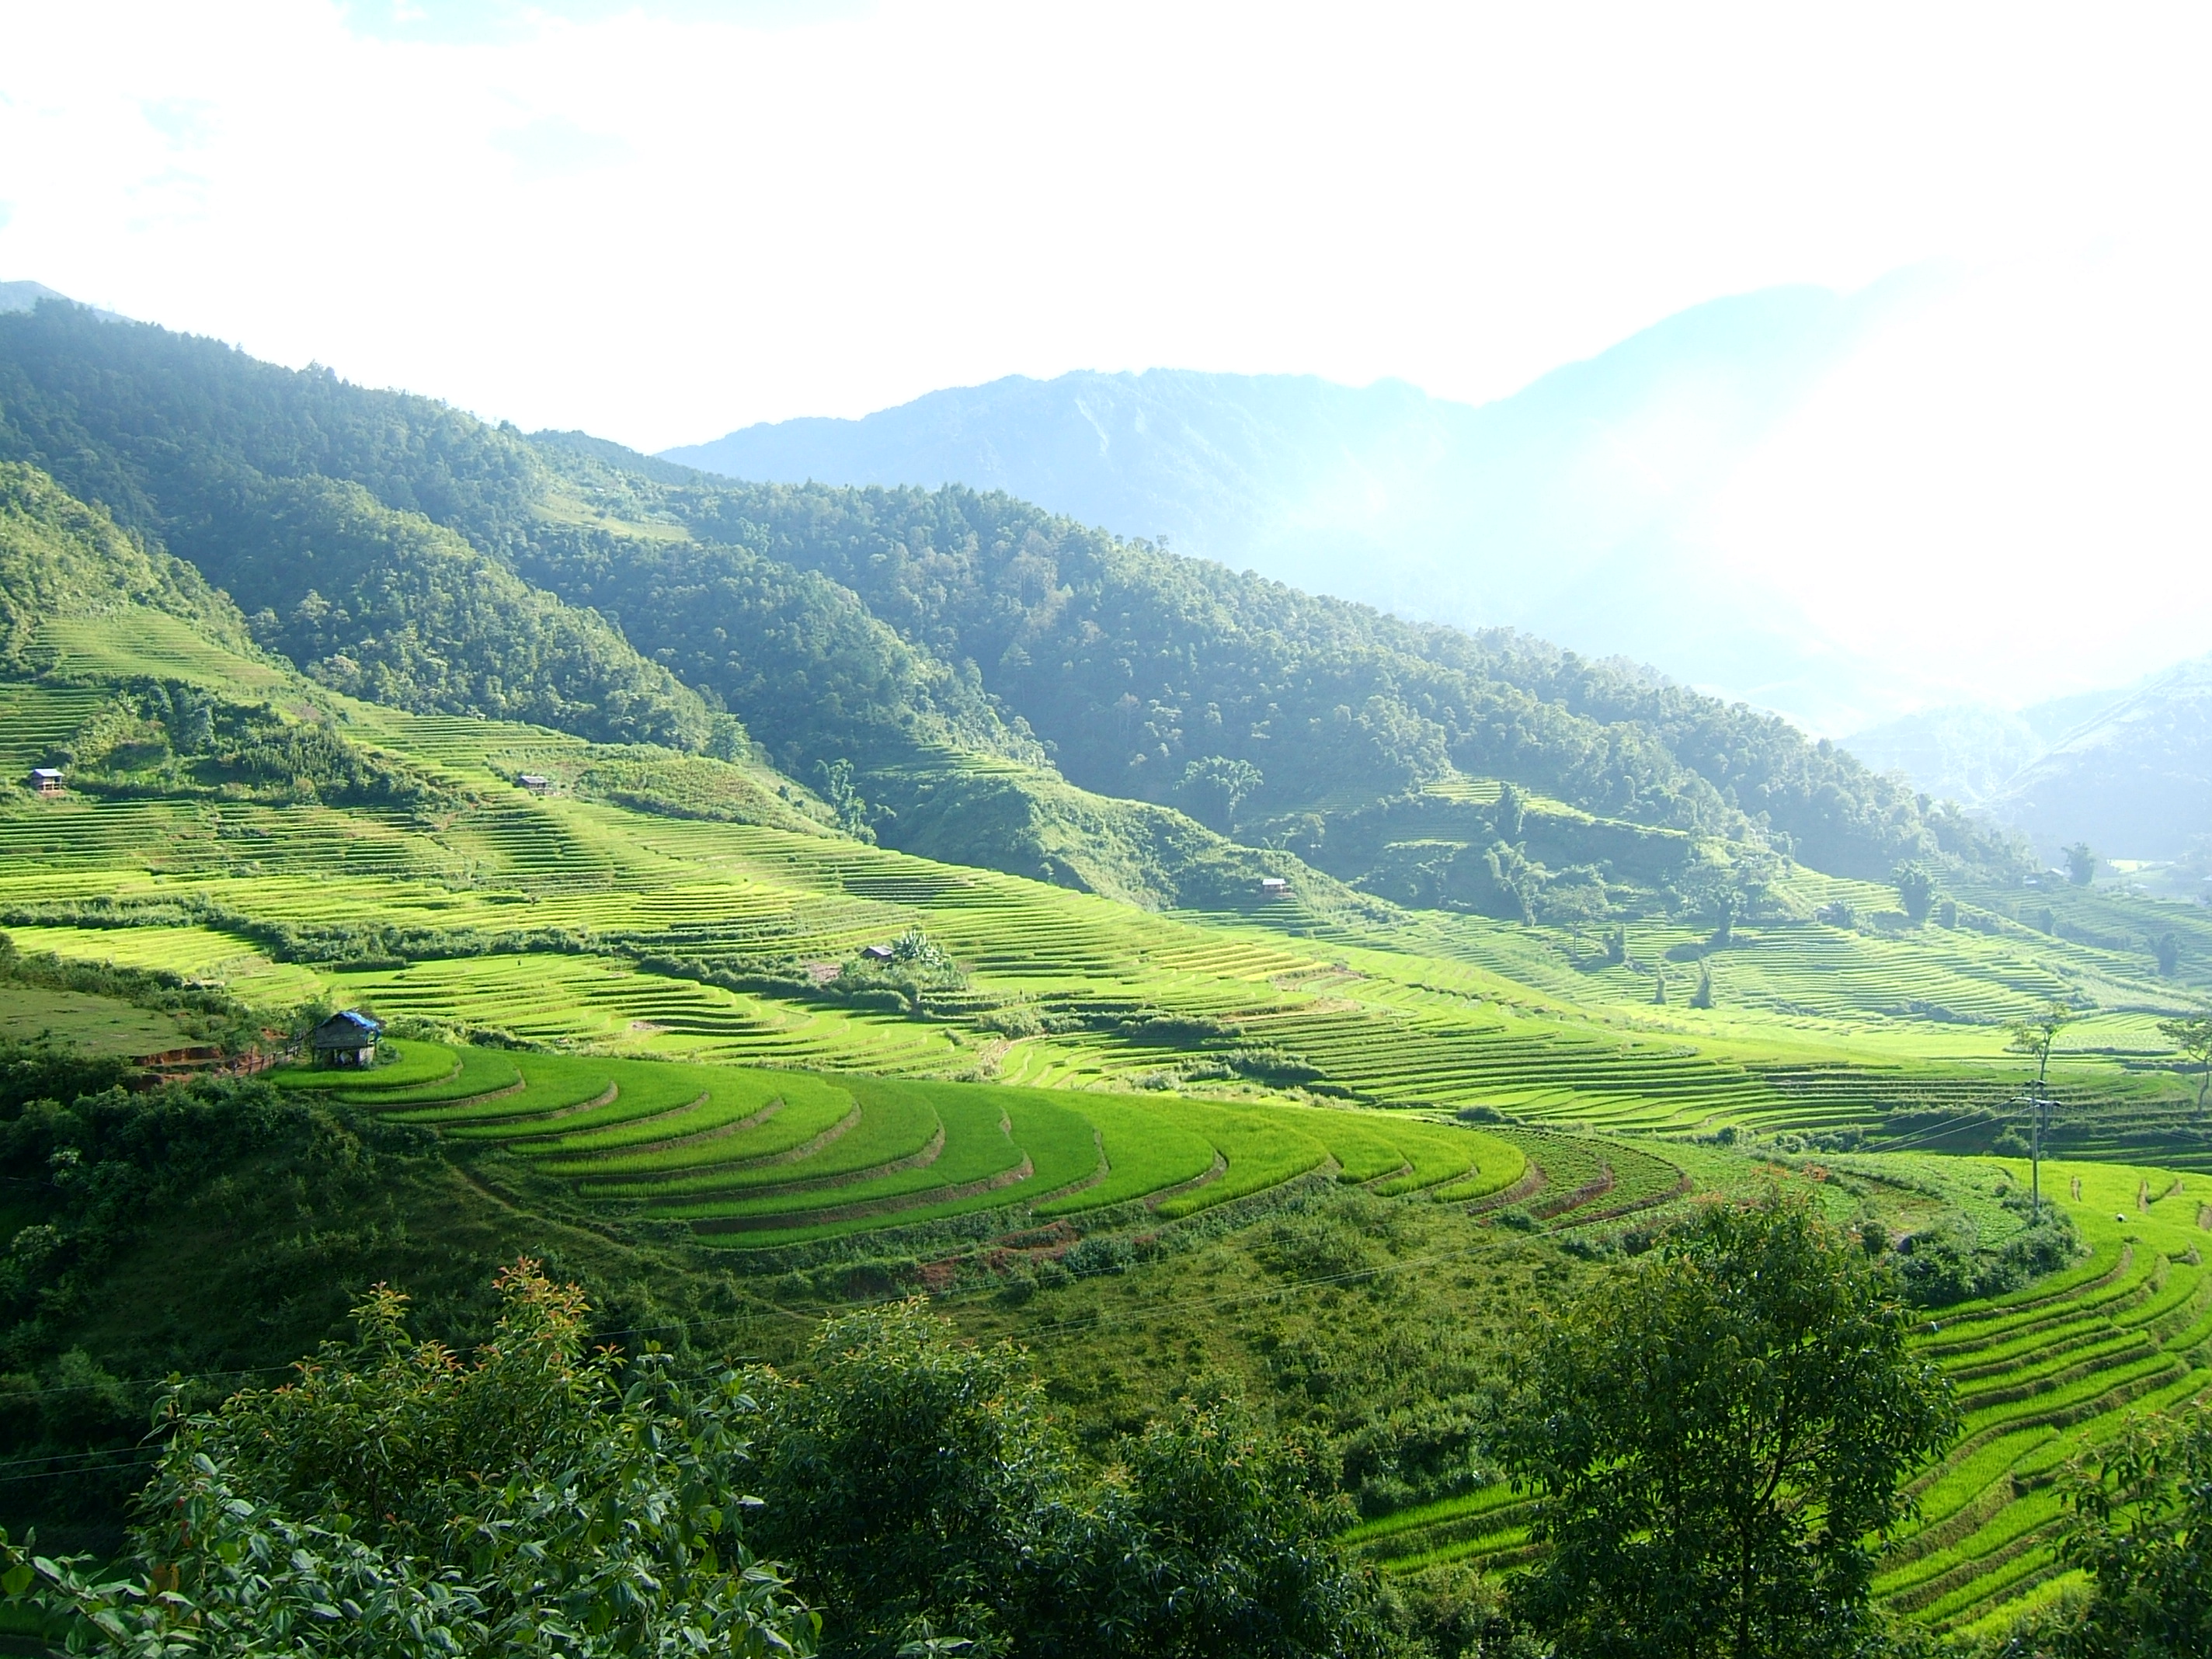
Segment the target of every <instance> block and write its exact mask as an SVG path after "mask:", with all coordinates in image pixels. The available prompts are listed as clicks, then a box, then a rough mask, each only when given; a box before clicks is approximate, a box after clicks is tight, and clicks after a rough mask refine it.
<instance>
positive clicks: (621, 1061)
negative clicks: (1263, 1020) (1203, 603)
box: [275, 1038, 1672, 1244]
mask: <svg viewBox="0 0 2212 1659" xmlns="http://www.w3.org/2000/svg"><path fill="white" fill-rule="evenodd" d="M384 1049H385V1054H384V1059H383V1060H382V1062H381V1063H380V1065H378V1066H375V1067H374V1068H372V1069H370V1070H368V1071H362V1072H354V1071H343V1070H315V1069H310V1068H307V1067H295V1068H292V1069H289V1070H285V1071H280V1072H278V1073H275V1079H276V1082H277V1084H278V1085H279V1086H282V1087H285V1088H290V1089H297V1090H305V1091H315V1092H318V1093H320V1094H323V1095H325V1096H328V1097H332V1098H337V1099H341V1100H344V1101H346V1102H348V1103H351V1104H354V1105H357V1106H359V1107H361V1108H362V1109H365V1110H368V1111H373V1112H376V1113H380V1114H384V1115H390V1116H392V1117H393V1118H395V1119H397V1120H398V1121H403V1122H411V1123H426V1124H432V1125H435V1126H436V1127H438V1128H439V1129H440V1130H441V1133H446V1134H448V1135H451V1136H453V1137H455V1138H456V1139H460V1140H463V1141H466V1142H472V1143H481V1144H487V1145H489V1146H497V1147H499V1148H500V1149H501V1150H502V1151H504V1152H507V1153H508V1154H509V1155H511V1156H513V1158H518V1159H520V1160H523V1161H524V1162H525V1163H526V1164H528V1165H529V1166H530V1167H532V1168H533V1169H535V1170H538V1171H539V1172H541V1173H543V1174H544V1175H546V1176H552V1177H555V1178H557V1179H560V1180H562V1181H566V1182H570V1183H572V1184H573V1186H574V1190H575V1191H576V1193H577V1194H579V1196H580V1197H581V1198H582V1199H583V1200H586V1201H587V1202H593V1203H597V1204H599V1205H601V1206H605V1207H606V1208H607V1209H609V1211H610V1212H618V1213H639V1214H643V1215H646V1216H648V1217H654V1218H660V1219H665V1220H669V1221H680V1222H687V1223H690V1225H692V1227H693V1228H694V1229H695V1230H696V1231H697V1232H698V1233H699V1234H700V1235H701V1236H702V1237H713V1238H715V1239H717V1240H720V1241H723V1242H728V1243H750V1244H782V1243H795V1242H799V1241H800V1240H802V1239H815V1238H822V1237H833V1236H836V1235H840V1234H845V1233H854V1232H862V1231H873V1230H878V1229H882V1228H885V1227H895V1226H901V1225H912V1224H913V1223H915V1222H916V1221H918V1220H924V1219H939V1218H944V1217H946V1216H949V1215H956V1214H962V1213H966V1212H970V1211H981V1210H1000V1209H1005V1210H1008V1211H1010V1212H1016V1213H1015V1214H1014V1215H1013V1216H1012V1217H1011V1218H1010V1224H1011V1223H1018V1222H1019V1221H1020V1220H1021V1219H1022V1218H1023V1217H1024V1216H1028V1215H1036V1216H1054V1217H1057V1216H1068V1215H1076V1214H1080V1213H1082V1212H1086V1211H1096V1210H1099V1209H1103V1208H1105V1207H1108V1206H1118V1205H1126V1204H1130V1203H1143V1204H1146V1205H1147V1206H1149V1207H1150V1208H1151V1209H1152V1211H1154V1212H1157V1213H1158V1215H1159V1217H1160V1218H1162V1219H1163V1220H1172V1219H1175V1218H1179V1217H1182V1216H1188V1215H1192V1214H1195V1213H1196V1212H1199V1211H1200V1210H1202V1209H1206V1208H1209V1207H1211V1206H1213V1205H1216V1204H1219V1203H1223V1202H1226V1201H1228V1200H1232V1199H1238V1198H1244V1197H1249V1196H1250V1195H1252V1194H1258V1193H1264V1192H1266V1191H1267V1190H1268V1189H1270V1188H1275V1187H1279V1186H1281V1185H1283V1184H1284V1183H1285V1182H1290V1181H1293V1180H1295V1179H1297V1178H1298V1177H1299V1176H1305V1175H1309V1174H1314V1173H1316V1172H1320V1171H1322V1170H1328V1171H1331V1172H1333V1173H1334V1175H1335V1176H1337V1178H1338V1179H1340V1180H1344V1181H1352V1182H1363V1183H1364V1184H1367V1185H1369V1186H1370V1187H1371V1188H1373V1190H1375V1191H1376V1192H1378V1193H1383V1194H1410V1195H1415V1196H1418V1195H1419V1194H1422V1193H1423V1192H1424V1191H1425V1189H1428V1188H1449V1190H1450V1193H1451V1195H1452V1196H1453V1197H1454V1198H1455V1199H1457V1198H1465V1197H1470V1196H1480V1195H1482V1194H1488V1193H1492V1192H1496V1191H1499V1190H1502V1189H1504V1188H1507V1187H1510V1186H1511V1185H1513V1184H1514V1183H1515V1182H1519V1181H1521V1180H1522V1177H1523V1176H1524V1174H1525V1172H1526V1170H1527V1167H1528V1165H1527V1158H1526V1156H1525V1155H1524V1153H1523V1152H1522V1151H1521V1150H1520V1149H1519V1148H1518V1147H1516V1146H1514V1145H1513V1144H1512V1143H1511V1142H1510V1141H1509V1140H1507V1139H1504V1138H1503V1137H1501V1136H1499V1135H1497V1134H1492V1133H1485V1132H1482V1131H1480V1130H1476V1129H1473V1128H1468V1127H1461V1126H1458V1125H1455V1124H1447V1123H1438V1122H1434V1121H1428V1120H1425V1119H1422V1118H1419V1117H1415V1116H1413V1115H1408V1114H1403V1113H1389V1112H1376V1111H1365V1110H1358V1109H1348V1108H1347V1109H1330V1108H1314V1107H1293V1106H1282V1105H1264V1104H1249V1105H1240V1104H1225V1103H1218V1102H1209V1101H1200V1100H1190V1099H1183V1098H1178V1097H1172V1096H1164V1095H1156V1096H1135V1095H1122V1094H1095V1093H1089V1092H1081V1091H1052V1090H1039V1089H1022V1088H1010V1087H1006V1086H998V1085H980V1084H963V1083H945V1082H930V1081H921V1080H906V1079H889V1078H872V1077H831V1076H827V1075H823V1074H820V1073H805V1072H786V1071H769V1070H758V1069H752V1068H741V1067H734V1066H708V1065H700V1064H696V1063H693V1062H686V1061H678V1060H642V1059H634V1058H626V1057H622V1056H616V1055H607V1056H590V1055H576V1054H512V1053H508V1052H507V1051H503V1050H499V1049H489V1048H467V1047H459V1048H456V1047H452V1046H448V1045H446V1044H442V1043H436V1042H425V1041H421V1040H417V1039H412V1038H409V1039H403V1040H400V1041H397V1042H386V1044H385V1045H384ZM1671 1173H1672V1171H1671V1170H1670V1174H1671Z"/></svg>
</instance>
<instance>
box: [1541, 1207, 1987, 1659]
mask: <svg viewBox="0 0 2212 1659" xmlns="http://www.w3.org/2000/svg"><path fill="white" fill-rule="evenodd" d="M1908 1323H1909V1322H1908V1319H1907V1316H1906V1312H1905V1307H1904V1304H1903V1302H1902V1300H1901V1297H1900V1295H1899V1286H1898V1285H1897V1283H1896V1281H1895V1279H1894V1278H1893V1275H1892V1274H1891V1273H1889V1272H1888V1271H1887V1270H1886V1269H1885V1268H1883V1267H1881V1266H1880V1265H1879V1264H1878V1263H1876V1262H1875V1261H1871V1260H1869V1257H1868V1255H1867V1254H1866V1252H1865V1251H1864V1250H1863V1249H1860V1248H1858V1247H1857V1245H1856V1244H1855V1243H1853V1242H1852V1241H1851V1240H1850V1239H1848V1238H1846V1237H1844V1236H1843V1235H1841V1234H1839V1233H1838V1232H1836V1231H1834V1230H1833V1229H1832V1228H1830V1227H1829V1226H1828V1225H1826V1223H1825V1222H1823V1221H1822V1220H1821V1219H1820V1217H1819V1215H1818V1214H1817V1212H1815V1210H1814V1207H1813V1206H1812V1205H1811V1204H1810V1203H1809V1202H1808V1201H1804V1200H1798V1199H1785V1198H1783V1197H1780V1196H1776V1195H1770V1196H1769V1197H1768V1198H1767V1199H1766V1200H1765V1201H1764V1202H1763V1203H1760V1204H1759V1205H1757V1206H1752V1207H1748V1208H1736V1207H1733V1206H1716V1207H1714V1208H1711V1209H1710V1210H1708V1211H1707V1212H1705V1214H1704V1215H1703V1216H1702V1217H1701V1218H1699V1220H1698V1221H1697V1222H1695V1223H1694V1224H1692V1225H1690V1226H1689V1227H1687V1228H1686V1229H1685V1230H1684V1231H1682V1232H1680V1233H1679V1234H1678V1235H1677V1236H1676V1237H1674V1239H1673V1240H1671V1241H1670V1242H1669V1243H1667V1244H1666V1245H1665V1246H1663V1247H1662V1249H1659V1250H1657V1251H1655V1252H1654V1253H1653V1254H1651V1255H1649V1256H1646V1257H1645V1258H1644V1259H1643V1260H1642V1261H1640V1262H1639V1263H1638V1264H1637V1266H1636V1267H1634V1268H1633V1269H1632V1270H1631V1271H1630V1272H1629V1273H1626V1274H1625V1275H1624V1276H1622V1277H1621V1278H1620V1279H1616V1280H1614V1281H1613V1282H1611V1283H1609V1284H1607V1285H1603V1286H1601V1287H1600V1288H1599V1289H1598V1290H1597V1291H1595V1292H1594V1293H1593V1294H1592V1295H1591V1296H1589V1297H1588V1298H1587V1299H1586V1300H1585V1301H1584V1302H1583V1304H1581V1305H1579V1306H1577V1307H1576V1308H1575V1309H1573V1310H1571V1313H1570V1314H1569V1315H1568V1316H1565V1317H1564V1318H1559V1319H1555V1320H1553V1322H1551V1323H1550V1325H1549V1328H1547V1330H1546V1331H1545V1332H1544V1333H1543V1334H1542V1335H1541V1337H1540V1338H1539V1340H1537V1341H1536V1342H1535V1343H1534V1344H1533V1345H1532V1346H1531V1347H1530V1348H1529V1349H1528V1351H1527V1352H1526V1354H1525V1356H1524V1358H1522V1360H1521V1361H1520V1362H1519V1364H1517V1366H1516V1374H1515V1376H1514V1379H1513V1388H1512V1392H1511V1394H1510V1396H1509V1400H1508V1402H1507V1404H1506V1406H1505V1407H1504V1412H1503V1415H1502V1420H1501V1429H1500V1433H1499V1435H1498V1445H1497V1450H1498V1456H1499V1461H1500V1462H1501V1464H1502V1465H1503V1467H1504V1470H1505V1472H1506V1473H1507V1474H1509V1475H1510V1477H1511V1478H1512V1479H1513V1480H1514V1481H1515V1483H1516V1486H1519V1487H1520V1488H1522V1490H1526V1491H1533V1492H1534V1493H1535V1495H1536V1499H1537V1503H1536V1513H1535V1519H1534V1523H1533V1525H1532V1528H1531V1530H1532V1533H1533V1534H1534V1538H1535V1540H1536V1541H1537V1542H1538V1544H1539V1545H1540V1546H1541V1547H1542V1548H1543V1552H1544V1553H1543V1555H1542V1557H1541V1559H1540V1560H1539V1561H1538V1563H1537V1564H1536V1565H1534V1567H1532V1568H1531V1569H1529V1570H1528V1571H1526V1572H1524V1573H1522V1574H1521V1575H1520V1576H1519V1577H1517V1578H1516V1580H1515V1581H1514V1583H1513V1584H1512V1586H1511V1599H1512V1601H1513V1603H1514V1605H1515V1607H1516V1610H1517V1612H1518V1613H1520V1615H1521V1616H1522V1617H1523V1618H1525V1619H1527V1620H1528V1621H1529V1622H1531V1623H1532V1624H1534V1626H1537V1627H1538V1628H1539V1629H1540V1630H1541V1631H1542V1632H1544V1633H1545V1634H1546V1635H1547V1636H1548V1637H1549V1638H1551V1639H1552V1641H1553V1643H1554V1644H1555V1650H1556V1651H1557V1653H1558V1654H1559V1655H1560V1656H1561V1659H1677V1656H1679V1659H1706V1656H1715V1659H1718V1656H1727V1659H1765V1656H1777V1659H1778V1656H1783V1655H1788V1656H1791V1659H1802V1656H1811V1655H1824V1654H1836V1655H1840V1654H1843V1653H1846V1652H1850V1651H1852V1650H1854V1649H1855V1648H1856V1646H1857V1644H1859V1642H1860V1641H1861V1639H1862V1638H1863V1637H1864V1635H1865V1634H1866V1632H1867V1630H1868V1626H1869V1620H1870V1615H1869V1613H1868V1610H1867V1603H1868V1589H1869V1581H1870V1579H1871V1577H1872V1574H1873V1570H1874V1564H1875V1546H1876V1544H1877V1543H1878V1541H1879V1540H1880V1539H1881V1537H1882V1535H1883V1534H1885V1533H1887V1531H1888V1530H1889V1529H1890V1528H1893V1527H1894V1526H1895V1525H1896V1524H1897V1523H1898V1522H1899V1521H1900V1520H1902V1519H1903V1518H1904V1517H1905V1515H1906V1513H1907V1510H1908V1505H1907V1504H1906V1502H1905V1498H1903V1496H1902V1494H1901V1490H1900V1489H1901V1487H1902V1486H1903V1483H1904V1482H1905V1480H1906V1478H1907V1477H1908V1476H1909V1475H1910V1474H1911V1473H1912V1471H1913V1470H1914V1469H1915V1468H1918V1467H1919V1466H1920V1465H1921V1464H1922V1463H1923V1462H1925V1461H1926V1460H1927V1459H1929V1457H1931V1456H1933V1455H1936V1453H1937V1452H1939V1451H1940V1450H1941V1449H1942V1448H1943V1447H1945V1446H1946V1445H1948V1443H1950V1441H1951V1439H1952V1437H1953V1436H1954V1433H1955V1432H1956V1426H1957V1422H1958V1418H1957V1413H1956V1409H1955V1407H1954V1405H1953V1403H1952V1400H1951V1396H1950V1393H1949V1389H1948V1385H1946V1384H1945V1383H1943V1381H1942V1378H1941V1377H1940V1376H1938V1375H1937V1373H1936V1370H1935V1369H1934V1368H1933V1367H1932V1366H1930V1365H1929V1364H1924V1363H1923V1362H1922V1361H1920V1360H1918V1359H1916V1358H1914V1357H1913V1356H1912V1355H1911V1353H1910V1352H1908V1351H1907V1349H1906V1346H1905V1336H1906V1332H1907V1328H1908Z"/></svg>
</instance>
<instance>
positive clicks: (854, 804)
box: [814, 759, 876, 842]
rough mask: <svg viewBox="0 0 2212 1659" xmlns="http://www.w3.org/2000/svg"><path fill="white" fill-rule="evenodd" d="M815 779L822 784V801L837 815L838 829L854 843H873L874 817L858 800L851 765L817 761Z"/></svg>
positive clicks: (865, 804) (839, 762) (874, 835)
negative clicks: (826, 802) (850, 837)
mask: <svg viewBox="0 0 2212 1659" xmlns="http://www.w3.org/2000/svg"><path fill="white" fill-rule="evenodd" d="M814 775H815V776H816V777H817V778H818V779H819V780H821V783H822V799H824V800H826V801H828V802H829V810H830V811H833V812H835V813H836V815H837V827H838V828H839V829H842V830H843V831H844V832H845V833H846V834H847V835H848V836H852V837H853V839H854V840H855V841H865V842H873V841H874V840H875V838H876V831H875V827H874V825H873V823H872V819H873V817H874V816H875V815H874V814H873V813H872V812H871V811H869V810H868V803H867V802H866V801H865V800H862V799H860V790H859V788H858V787H856V786H855V785H854V782H853V763H852V762H850V761H848V760H842V759H841V760H834V761H817V762H815V763H814Z"/></svg>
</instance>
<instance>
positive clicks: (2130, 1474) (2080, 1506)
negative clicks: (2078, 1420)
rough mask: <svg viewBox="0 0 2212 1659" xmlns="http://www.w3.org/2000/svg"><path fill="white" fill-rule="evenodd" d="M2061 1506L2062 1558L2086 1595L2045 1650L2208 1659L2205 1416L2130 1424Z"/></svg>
mask: <svg viewBox="0 0 2212 1659" xmlns="http://www.w3.org/2000/svg"><path fill="white" fill-rule="evenodd" d="M2067 1501H2068V1504H2069V1507H2070V1508H2071V1510H2073V1518H2072V1523H2071V1525H2070V1526H2069V1528H2068V1529H2067V1532H2066V1534H2065V1536H2064V1538H2063V1541H2061V1544H2060V1547H2059V1553H2060V1554H2061V1556H2062V1557H2063V1559H2065V1560H2066V1561H2067V1562H2068V1563H2069V1565H2074V1566H2077V1567H2080V1568H2081V1569H2083V1570H2084V1571H2087V1573H2088V1575H2089V1581H2090V1584H2091V1587H2092V1588H2091V1591H2090V1595H2089V1599H2088V1601H2087V1604H2086V1605H2085V1606H2083V1607H2081V1611H2080V1613H2079V1614H2078V1616H2077V1617H2076V1618H2075V1620H2071V1621H2065V1620H2062V1621H2061V1623H2060V1628H2059V1629H2058V1631H2057V1632H2054V1634H2055V1636H2056V1640H2055V1641H2054V1642H2053V1643H2052V1644H2051V1645H2052V1646H2054V1647H2055V1648H2056V1649H2057V1651H2058V1652H2059V1653H2060V1654H2062V1655H2064V1656H2067V1659H2075V1656H2078V1659H2183V1656H2185V1655H2187V1656H2191V1659H2196V1656H2200V1655H2203V1654H2205V1653H2212V1410H2208V1409H2207V1408H2206V1407H2205V1406H2204V1405H2203V1402H2201V1401H2200V1402H2198V1403H2197V1404H2196V1405H2194V1406H2192V1407H2189V1408H2188V1409H2187V1411H2186V1413H2185V1415H2183V1416H2182V1418H2181V1419H2180V1420H2179V1421H2178V1422H2176V1421H2173V1420H2171V1419H2163V1418H2142V1417H2138V1418H2136V1419H2132V1420H2131V1421H2130V1423H2129V1425H2128V1427H2127V1429H2126V1431H2124V1433H2122V1434H2121V1436H2120V1437H2118V1440H2117V1441H2115V1442H2114V1443H2112V1445H2111V1446H2109V1447H2108V1448H2106V1449H2105V1450H2104V1451H2103V1452H2102V1453H2101V1454H2100V1455H2099V1456H2098V1458H2097V1459H2096V1461H2095V1462H2094V1463H2093V1464H2090V1465H2088V1466H2087V1467H2086V1468H2081V1469H2080V1470H2078V1471H2077V1472H2076V1474H2075V1478H2074V1483H2073V1488H2072V1490H2071V1491H2070V1492H2069V1493H2068V1494H2067ZM2069 1625H2070V1627H2069Z"/></svg>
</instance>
